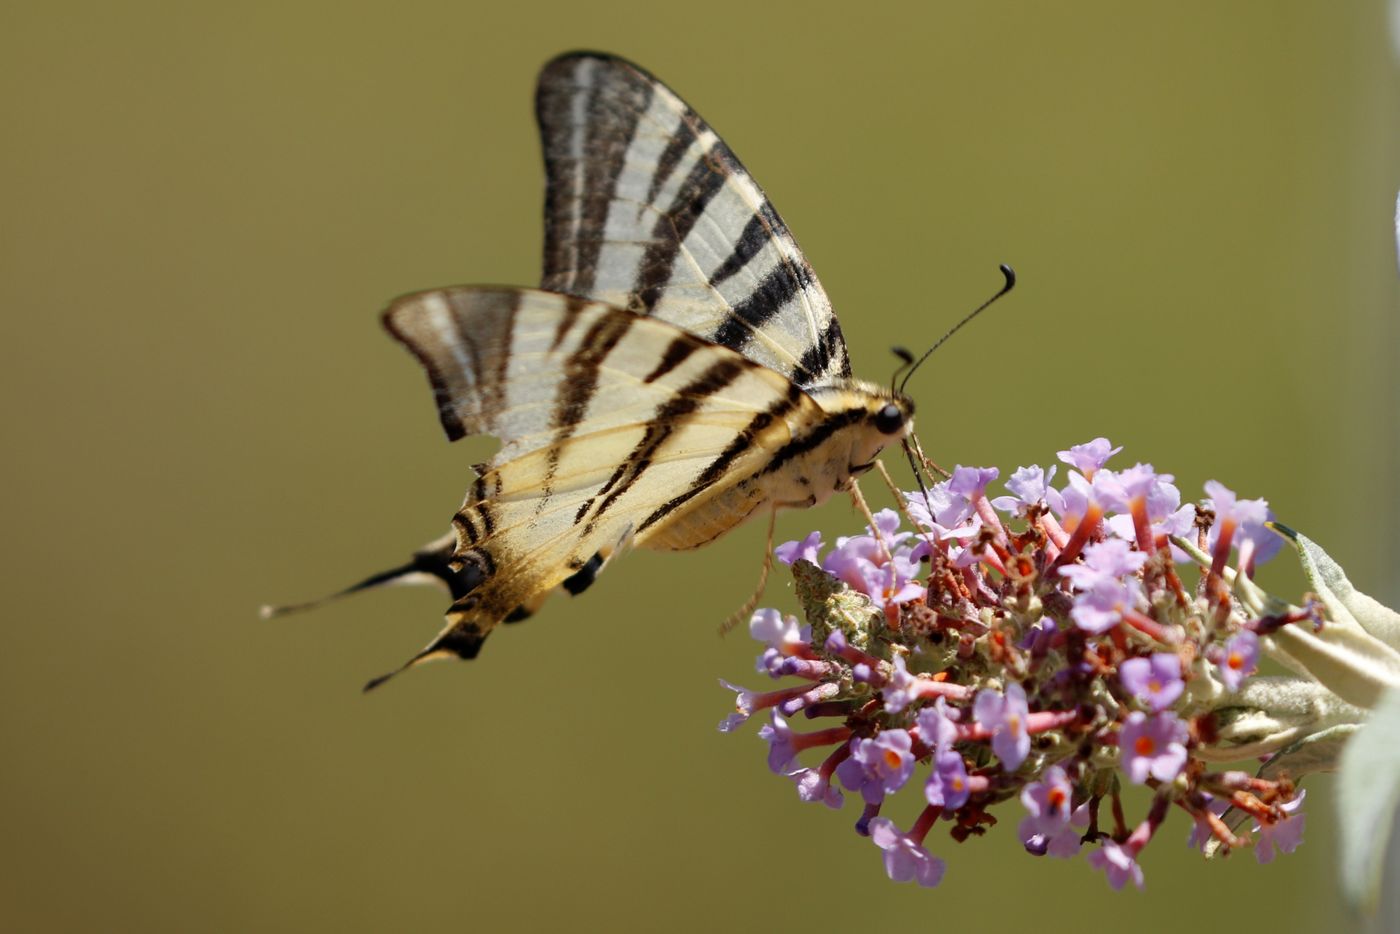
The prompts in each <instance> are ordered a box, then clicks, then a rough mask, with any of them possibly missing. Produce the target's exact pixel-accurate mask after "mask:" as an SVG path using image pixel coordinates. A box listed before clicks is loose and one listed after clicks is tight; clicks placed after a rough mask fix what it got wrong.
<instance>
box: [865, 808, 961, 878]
mask: <svg viewBox="0 0 1400 934" xmlns="http://www.w3.org/2000/svg"><path fill="white" fill-rule="evenodd" d="M870 839H871V840H874V841H875V845H876V846H878V847H879V848H880V849H882V850H884V851H885V873H886V874H887V875H888V876H889V877H890V878H891V879H892V880H894V881H895V882H908V881H910V880H911V879H912V880H914V881H916V882H918V883H919V884H920V885H922V886H927V887H928V888H933V887H934V886H935V885H937V884H938V883H939V882H941V881H943V872H944V870H946V869H947V868H948V867H947V864H946V863H944V862H943V860H941V859H939V858H938V857H937V856H933V855H931V854H930V853H929V851H928V850H926V849H924V848H923V845H922V843H921V842H920V841H916V840H915V839H914V838H913V837H911V836H909V835H908V834H906V833H902V832H901V831H900V830H899V828H898V827H896V826H895V825H894V822H893V821H891V820H890V819H889V818H886V817H877V818H875V819H874V820H872V821H871V822H870Z"/></svg>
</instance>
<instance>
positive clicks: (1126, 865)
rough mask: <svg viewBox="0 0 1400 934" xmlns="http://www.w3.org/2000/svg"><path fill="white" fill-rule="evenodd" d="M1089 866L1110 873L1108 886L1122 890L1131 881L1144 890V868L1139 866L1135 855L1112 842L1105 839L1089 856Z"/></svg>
mask: <svg viewBox="0 0 1400 934" xmlns="http://www.w3.org/2000/svg"><path fill="white" fill-rule="evenodd" d="M1089 865H1090V866H1093V867H1094V868H1095V869H1102V870H1103V871H1104V872H1106V873H1108V884H1109V885H1111V886H1113V888H1114V889H1121V888H1122V887H1123V883H1125V882H1127V881H1128V880H1129V879H1131V880H1133V884H1135V885H1136V886H1137V887H1138V888H1142V867H1141V866H1139V865H1138V864H1137V859H1136V858H1135V855H1134V854H1133V853H1130V852H1128V849H1127V847H1124V846H1122V845H1121V844H1118V843H1114V842H1113V841H1112V840H1108V839H1105V840H1104V841H1103V843H1102V844H1101V845H1100V846H1099V848H1098V849H1097V850H1095V851H1094V852H1092V853H1090V854H1089Z"/></svg>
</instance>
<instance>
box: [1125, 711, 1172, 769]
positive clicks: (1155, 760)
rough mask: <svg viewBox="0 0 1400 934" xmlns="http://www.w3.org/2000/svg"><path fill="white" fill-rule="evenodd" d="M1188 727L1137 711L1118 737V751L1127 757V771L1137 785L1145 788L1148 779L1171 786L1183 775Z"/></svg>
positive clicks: (1169, 718)
mask: <svg viewBox="0 0 1400 934" xmlns="http://www.w3.org/2000/svg"><path fill="white" fill-rule="evenodd" d="M1186 739H1187V733H1186V724H1185V723H1182V722H1181V721H1180V720H1178V719H1177V718H1176V717H1174V716H1173V715H1171V714H1169V713H1158V714H1153V715H1152V716H1151V717H1149V716H1148V715H1147V714H1145V713H1141V712H1139V711H1134V712H1133V713H1130V714H1128V720H1127V723H1125V724H1124V725H1123V729H1122V731H1121V732H1120V733H1119V735H1118V748H1119V750H1120V751H1121V753H1122V756H1123V762H1122V766H1123V770H1124V771H1125V772H1127V773H1128V778H1129V779H1130V780H1131V781H1132V782H1134V783H1135V784H1138V785H1141V784H1143V783H1145V782H1146V781H1147V778H1148V776H1149V775H1150V776H1151V777H1153V778H1155V779H1157V780H1158V781H1162V782H1170V781H1172V780H1173V779H1175V778H1176V777H1177V776H1178V775H1180V774H1181V770H1182V768H1183V767H1184V766H1185V765H1186Z"/></svg>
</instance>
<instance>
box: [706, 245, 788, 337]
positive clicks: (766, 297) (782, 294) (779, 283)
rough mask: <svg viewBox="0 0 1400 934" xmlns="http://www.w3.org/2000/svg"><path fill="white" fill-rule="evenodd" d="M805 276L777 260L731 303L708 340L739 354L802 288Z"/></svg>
mask: <svg viewBox="0 0 1400 934" xmlns="http://www.w3.org/2000/svg"><path fill="white" fill-rule="evenodd" d="M807 279H808V277H807V275H806V272H805V270H803V269H802V268H801V267H799V266H792V265H789V264H787V263H780V264H779V265H777V266H776V267H774V268H773V270H772V271H771V272H769V273H768V275H766V276H764V277H763V281H761V282H759V284H758V286H757V287H756V288H755V289H754V290H753V291H752V292H751V293H749V296H748V298H745V299H744V300H743V301H742V302H740V303H739V304H738V305H735V306H734V310H733V311H732V312H731V313H730V314H729V317H727V318H725V319H724V323H723V324H721V325H720V326H719V328H718V329H716V331H715V333H714V335H713V336H712V337H711V338H710V339H711V340H713V341H714V342H715V343H716V344H723V345H724V346H725V347H728V348H729V349H730V350H737V351H739V352H740V353H743V350H744V346H745V345H747V344H748V342H749V341H750V340H751V339H752V338H753V336H754V334H756V333H757V332H758V331H759V330H761V329H762V328H763V326H764V325H765V324H767V323H768V321H770V320H771V319H772V318H773V316H774V315H776V314H777V313H778V312H779V310H781V309H782V307H783V306H784V305H786V304H787V303H788V302H790V301H792V299H793V296H795V295H797V293H798V292H800V291H801V290H802V289H803V288H804V287H805V285H806V284H807V283H806V281H804V280H807Z"/></svg>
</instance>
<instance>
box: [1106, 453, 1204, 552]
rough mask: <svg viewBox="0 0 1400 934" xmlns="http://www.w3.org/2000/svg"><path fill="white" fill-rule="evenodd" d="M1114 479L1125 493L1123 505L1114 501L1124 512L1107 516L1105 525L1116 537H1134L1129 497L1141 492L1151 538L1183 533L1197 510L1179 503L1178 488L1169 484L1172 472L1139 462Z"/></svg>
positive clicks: (1134, 529) (1189, 525)
mask: <svg viewBox="0 0 1400 934" xmlns="http://www.w3.org/2000/svg"><path fill="white" fill-rule="evenodd" d="M1145 477H1146V478H1150V482H1144V478H1145ZM1115 479H1116V481H1117V482H1118V483H1119V484H1120V486H1121V487H1122V491H1123V494H1124V496H1125V500H1124V503H1123V505H1122V506H1121V507H1118V506H1116V505H1115V508H1122V509H1123V510H1124V514H1122V515H1116V516H1110V517H1109V518H1108V519H1107V525H1108V528H1109V531H1111V532H1112V533H1113V534H1114V535H1116V536H1118V537H1119V538H1124V539H1127V540H1128V541H1136V539H1137V526H1136V525H1135V524H1134V522H1133V517H1132V516H1131V515H1130V514H1128V513H1130V512H1131V507H1132V499H1133V497H1135V496H1140V497H1142V498H1143V499H1144V501H1145V504H1146V511H1147V520H1148V523H1149V525H1150V528H1151V531H1152V534H1153V537H1154V538H1155V537H1156V536H1160V535H1185V534H1186V533H1187V532H1189V531H1190V530H1191V527H1192V525H1194V524H1195V521H1196V510H1195V508H1194V507H1192V506H1183V505H1181V491H1180V490H1178V489H1177V488H1176V487H1175V486H1174V485H1173V484H1172V480H1173V477H1172V475H1171V474H1158V473H1153V472H1152V467H1151V465H1147V464H1138V465H1137V466H1136V467H1131V468H1129V469H1128V470H1125V471H1123V473H1122V474H1119V475H1117V477H1116V478H1115ZM1174 554H1175V552H1174ZM1178 560H1189V559H1188V558H1187V557H1186V555H1185V553H1184V552H1183V553H1180V554H1179V555H1178Z"/></svg>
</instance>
